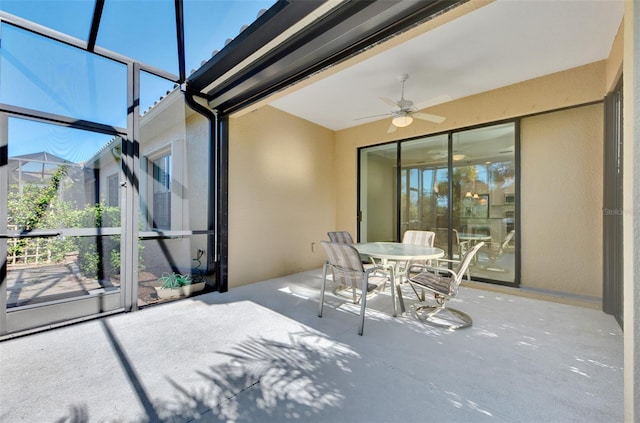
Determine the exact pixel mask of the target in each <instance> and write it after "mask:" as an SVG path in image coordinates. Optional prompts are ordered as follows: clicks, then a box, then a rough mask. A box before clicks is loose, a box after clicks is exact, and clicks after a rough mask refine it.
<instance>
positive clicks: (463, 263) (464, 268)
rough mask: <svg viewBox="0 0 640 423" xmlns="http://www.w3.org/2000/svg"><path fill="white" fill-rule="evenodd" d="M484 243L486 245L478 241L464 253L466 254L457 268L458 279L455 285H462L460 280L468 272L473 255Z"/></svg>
mask: <svg viewBox="0 0 640 423" xmlns="http://www.w3.org/2000/svg"><path fill="white" fill-rule="evenodd" d="M483 245H484V242H478V243H477V244H476V245H474V246H473V247H471V248H469V249H468V250H467V251H466V252H465V253H464V255H463V256H462V259H461V260H460V264H458V267H457V268H456V275H457V277H456V280H455V286H456V287H457V286H458V285H460V282H462V277H463V276H464V274H465V273H466V272H467V268H468V267H469V264H470V263H471V260H472V259H473V256H475V255H476V253H477V252H478V250H479V249H480V248H481V247H482V246H483Z"/></svg>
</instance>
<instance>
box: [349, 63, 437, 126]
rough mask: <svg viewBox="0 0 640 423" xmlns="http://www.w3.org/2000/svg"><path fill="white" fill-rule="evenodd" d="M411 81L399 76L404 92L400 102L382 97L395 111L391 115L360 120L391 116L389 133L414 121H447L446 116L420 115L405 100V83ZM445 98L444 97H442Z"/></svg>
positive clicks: (411, 103)
mask: <svg viewBox="0 0 640 423" xmlns="http://www.w3.org/2000/svg"><path fill="white" fill-rule="evenodd" d="M407 79H409V75H407V74H406V73H403V74H402V75H400V76H398V80H399V81H400V83H401V84H402V91H401V92H400V100H398V101H393V100H389V99H388V98H384V97H380V99H381V100H382V101H384V102H385V103H387V104H389V105H390V106H391V107H393V109H392V110H391V112H390V113H385V114H383V115H376V116H368V117H364V118H359V119H369V118H373V117H377V116H391V126H390V127H389V129H388V130H387V133H392V132H395V130H396V128H405V127H407V126H409V125H411V124H412V123H413V120H414V119H420V120H426V121H429V122H434V123H442V122H444V120H445V117H444V116H438V115H432V114H429V113H418V112H417V110H416V108H415V106H414V105H413V101H411V100H407V99H405V98H404V83H405V82H406V80H407ZM441 97H443V96H441ZM439 98H440V97H439Z"/></svg>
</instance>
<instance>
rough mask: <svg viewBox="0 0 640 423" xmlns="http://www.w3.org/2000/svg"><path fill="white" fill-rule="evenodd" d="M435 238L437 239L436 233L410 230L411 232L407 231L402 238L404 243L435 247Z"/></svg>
mask: <svg viewBox="0 0 640 423" xmlns="http://www.w3.org/2000/svg"><path fill="white" fill-rule="evenodd" d="M435 238H436V234H435V232H431V231H414V230H410V231H406V232H405V233H404V235H403V236H402V243H403V244H414V245H424V246H426V247H433V243H434V241H435Z"/></svg>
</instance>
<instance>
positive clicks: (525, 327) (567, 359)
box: [0, 269, 623, 423]
mask: <svg viewBox="0 0 640 423" xmlns="http://www.w3.org/2000/svg"><path fill="white" fill-rule="evenodd" d="M320 281H321V270H319V269H318V270H314V271H309V272H303V273H298V274H295V275H291V276H288V277H283V278H278V279H273V280H269V281H265V282H260V283H256V284H252V285H247V286H243V287H239V288H233V289H232V290H231V291H230V292H228V293H225V294H218V293H211V294H205V295H201V296H198V297H193V298H191V299H187V300H182V301H177V302H172V303H168V304H162V305H157V306H153V307H149V308H146V309H143V310H142V311H139V312H136V313H129V314H120V315H114V316H111V317H107V318H102V319H97V320H92V321H88V322H84V323H80V324H76V325H72V326H67V327H63V328H59V329H55V330H51V331H47V332H42V333H38V334H33V335H29V336H25V337H20V338H15V339H9V340H6V341H4V342H1V343H0V380H1V381H2V383H0V421H2V422H190V421H204V422H219V421H225V422H231V421H236V422H284V421H301V422H313V421H315V422H545V421H547V422H582V423H584V422H616V421H618V422H619V421H622V420H623V372H622V363H623V348H622V343H623V337H622V331H621V330H620V328H619V327H618V325H617V323H616V322H615V320H614V319H613V318H612V317H611V316H608V315H606V314H603V313H602V312H600V311H597V310H593V309H589V308H582V307H576V306H572V305H565V304H558V303H553V302H547V301H541V300H536V299H531V298H525V297H521V296H513V295H509V294H504V293H500V292H494V291H489V290H482V289H476V288H470V287H463V288H462V289H461V295H460V296H459V298H458V299H457V300H456V301H455V302H454V304H453V305H454V306H455V307H456V308H459V309H461V310H464V311H465V312H467V313H469V314H470V315H471V316H472V317H473V319H474V324H473V326H472V327H471V328H468V329H463V330H460V331H455V332H451V331H446V330H443V329H438V328H434V327H430V326H426V325H424V324H423V323H421V322H419V321H418V320H416V319H415V317H414V316H413V314H412V312H411V307H413V306H414V305H415V296H414V295H413V294H412V292H411V291H410V288H409V287H407V286H404V290H405V300H406V303H407V305H408V306H409V311H408V312H407V314H406V315H405V316H403V317H398V318H393V317H391V316H390V310H391V303H390V297H389V291H388V289H387V291H386V292H384V293H381V294H378V295H376V296H375V297H374V298H373V299H371V300H370V301H369V302H368V304H369V305H370V308H368V310H367V319H366V323H365V332H364V336H362V337H360V336H358V335H357V323H358V317H357V312H358V307H357V306H355V305H353V304H349V303H347V302H345V301H344V300H342V299H338V298H336V297H334V296H332V295H329V298H328V306H327V307H326V308H325V313H324V317H323V318H321V319H320V318H318V317H317V307H318V296H319V295H318V294H319V286H320Z"/></svg>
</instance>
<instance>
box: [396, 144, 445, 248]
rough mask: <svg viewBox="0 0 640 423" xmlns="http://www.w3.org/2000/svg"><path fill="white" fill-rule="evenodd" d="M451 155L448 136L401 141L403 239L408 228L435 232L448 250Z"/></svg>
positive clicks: (401, 226) (440, 244)
mask: <svg viewBox="0 0 640 423" xmlns="http://www.w3.org/2000/svg"><path fill="white" fill-rule="evenodd" d="M448 157H449V153H448V136H447V135H438V136H435V137H429V138H422V139H417V140H412V141H407V142H404V143H402V145H401V164H402V171H401V192H400V218H401V220H400V239H402V234H404V232H405V231H407V230H429V231H434V232H436V239H435V242H436V243H437V244H438V246H439V247H440V248H443V249H444V250H445V251H446V250H447V245H448V233H447V230H446V229H447V227H448V225H449V199H448V192H449V174H448V171H447V165H448ZM438 235H439V236H438Z"/></svg>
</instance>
